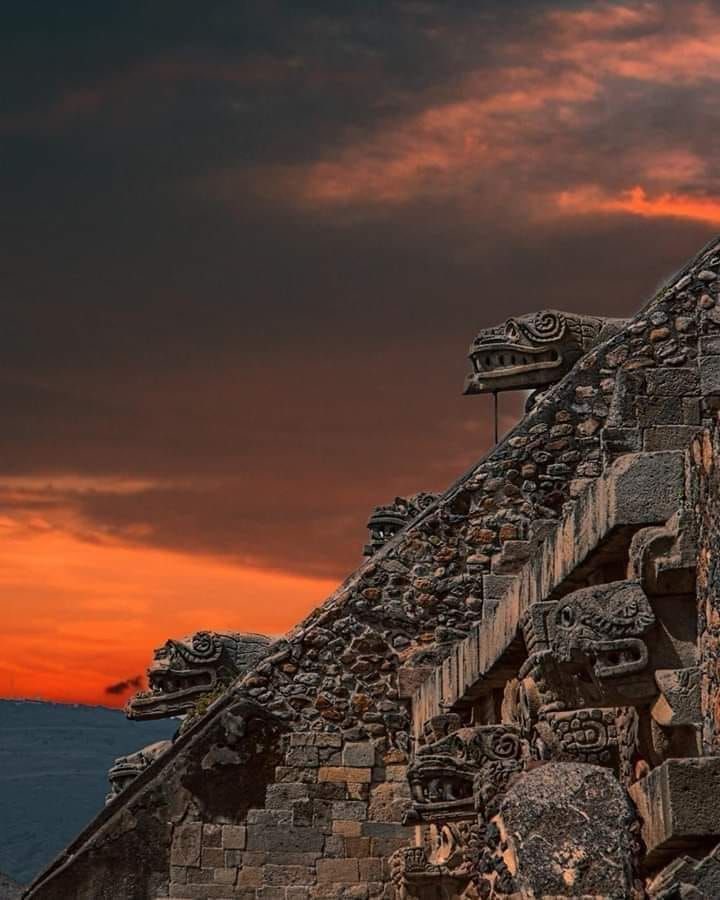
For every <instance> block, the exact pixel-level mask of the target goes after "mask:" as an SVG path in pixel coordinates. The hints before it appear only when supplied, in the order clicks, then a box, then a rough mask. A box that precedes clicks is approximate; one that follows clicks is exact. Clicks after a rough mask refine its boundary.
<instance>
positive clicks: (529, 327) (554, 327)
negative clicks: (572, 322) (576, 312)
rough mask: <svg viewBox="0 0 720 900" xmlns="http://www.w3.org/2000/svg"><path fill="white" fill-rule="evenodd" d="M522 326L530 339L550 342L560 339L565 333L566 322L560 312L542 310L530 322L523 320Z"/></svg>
mask: <svg viewBox="0 0 720 900" xmlns="http://www.w3.org/2000/svg"><path fill="white" fill-rule="evenodd" d="M522 327H523V329H524V330H525V332H526V333H527V334H528V335H529V336H530V338H531V339H532V340H534V341H536V342H538V343H550V342H552V341H559V340H560V338H561V337H562V336H563V335H564V334H565V329H566V327H567V323H566V320H565V316H563V315H562V313H558V312H554V311H553V310H543V312H539V313H538V314H537V315H536V316H535V318H534V319H533V320H532V321H531V322H523V323H522Z"/></svg>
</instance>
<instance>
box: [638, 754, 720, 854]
mask: <svg viewBox="0 0 720 900" xmlns="http://www.w3.org/2000/svg"><path fill="white" fill-rule="evenodd" d="M630 796H631V797H632V799H633V801H634V802H635V805H636V806H637V809H638V813H639V815H640V818H641V820H642V837H643V841H644V842H645V846H646V848H647V855H648V859H649V860H660V859H663V858H665V857H667V856H668V855H670V854H671V853H672V852H675V851H677V850H678V849H682V848H685V847H687V846H689V845H691V844H692V842H693V841H698V840H705V839H708V838H713V837H715V838H716V839H720V805H718V804H717V803H715V802H708V798H713V797H720V757H705V758H702V759H669V760H667V761H666V762H664V763H663V764H662V765H660V766H658V767H657V768H656V769H653V771H652V772H650V774H649V775H647V776H645V778H642V779H641V780H640V781H638V782H636V783H635V784H634V785H632V786H631V788H630Z"/></svg>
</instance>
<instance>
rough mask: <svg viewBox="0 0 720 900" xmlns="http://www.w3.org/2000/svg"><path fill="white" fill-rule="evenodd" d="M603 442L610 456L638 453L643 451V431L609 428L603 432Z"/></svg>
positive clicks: (638, 429)
mask: <svg viewBox="0 0 720 900" xmlns="http://www.w3.org/2000/svg"><path fill="white" fill-rule="evenodd" d="M601 441H602V446H603V449H604V450H605V452H606V453H609V454H610V455H617V454H620V453H637V452H638V451H640V450H642V429H640V428H611V427H607V428H604V429H603V431H602V432H601Z"/></svg>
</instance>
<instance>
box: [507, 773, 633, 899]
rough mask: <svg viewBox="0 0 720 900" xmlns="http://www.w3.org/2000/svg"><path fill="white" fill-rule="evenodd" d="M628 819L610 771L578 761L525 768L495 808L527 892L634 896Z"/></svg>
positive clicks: (626, 803)
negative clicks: (497, 810) (528, 770)
mask: <svg viewBox="0 0 720 900" xmlns="http://www.w3.org/2000/svg"><path fill="white" fill-rule="evenodd" d="M632 822H633V811H632V807H631V805H630V803H629V801H628V799H627V795H626V794H625V792H624V791H623V790H622V788H621V787H620V785H619V784H618V782H617V780H616V779H615V777H614V776H613V775H612V773H610V772H609V771H608V770H607V769H602V768H599V767H598V766H588V765H582V764H578V763H548V764H547V765H545V766H541V767H540V768H538V769H535V770H534V771H532V772H529V773H528V774H527V775H524V776H523V777H522V778H521V779H519V780H518V781H517V782H516V783H515V784H514V785H513V786H512V787H511V788H510V789H509V791H508V793H507V796H506V797H505V800H504V801H503V803H502V806H501V807H500V812H499V814H498V827H499V829H500V834H501V836H502V839H503V840H504V841H505V842H506V843H507V851H506V858H507V859H509V868H510V870H511V872H512V873H513V877H514V881H515V885H516V889H517V890H518V891H520V892H521V896H528V897H603V898H612V897H617V898H620V897H627V898H630V897H632V896H633V891H634V885H633V849H632V839H631V834H630V827H631V825H632ZM522 892H525V893H524V894H523V893H522Z"/></svg>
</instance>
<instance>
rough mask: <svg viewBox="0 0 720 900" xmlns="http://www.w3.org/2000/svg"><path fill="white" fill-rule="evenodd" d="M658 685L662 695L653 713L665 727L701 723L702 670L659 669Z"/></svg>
mask: <svg viewBox="0 0 720 900" xmlns="http://www.w3.org/2000/svg"><path fill="white" fill-rule="evenodd" d="M655 683H656V684H657V686H658V688H659V690H660V696H659V697H658V699H657V700H656V701H655V703H654V704H653V705H652V708H651V710H650V712H651V714H652V717H653V719H655V721H656V722H657V723H658V724H659V725H662V726H664V727H673V728H675V727H678V726H682V725H697V724H699V723H700V722H701V721H702V710H701V705H700V669H699V668H697V667H692V668H687V669H656V670H655Z"/></svg>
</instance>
